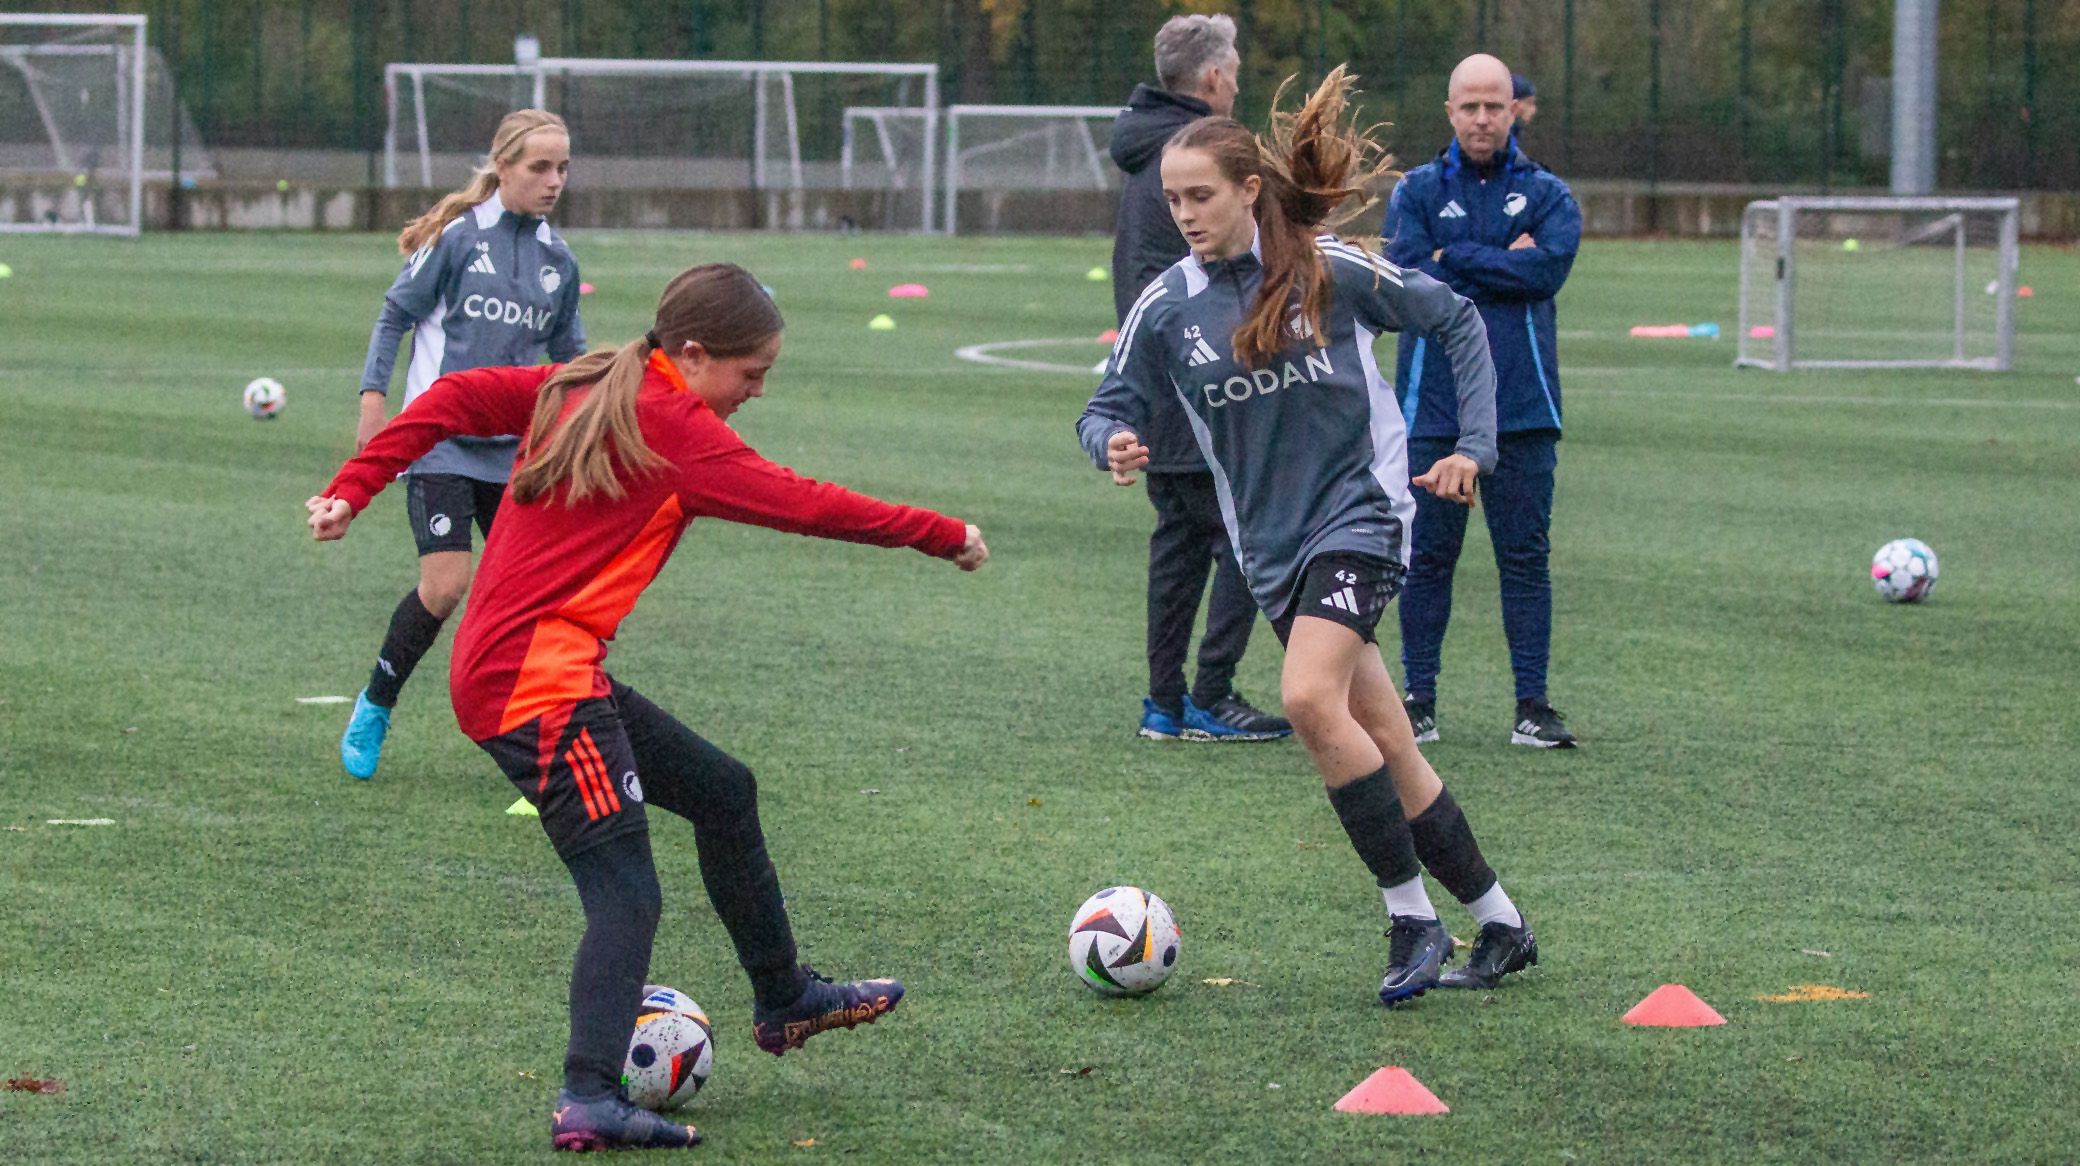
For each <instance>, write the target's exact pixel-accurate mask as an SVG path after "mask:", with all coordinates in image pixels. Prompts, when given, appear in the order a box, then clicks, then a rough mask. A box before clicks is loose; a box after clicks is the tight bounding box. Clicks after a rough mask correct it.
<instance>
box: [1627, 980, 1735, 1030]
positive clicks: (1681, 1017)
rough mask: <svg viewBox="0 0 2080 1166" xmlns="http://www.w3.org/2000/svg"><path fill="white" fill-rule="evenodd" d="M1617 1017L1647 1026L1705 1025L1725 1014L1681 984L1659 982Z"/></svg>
mask: <svg viewBox="0 0 2080 1166" xmlns="http://www.w3.org/2000/svg"><path fill="white" fill-rule="evenodd" d="M1620 1019H1622V1020H1624V1022H1625V1023H1627V1024H1639V1025H1646V1026H1648V1027H1650V1028H1706V1027H1709V1026H1711V1025H1714V1024H1725V1023H1726V1018H1725V1017H1723V1016H1721V1015H1719V1014H1718V1013H1717V1012H1714V1011H1713V1010H1712V1006H1711V1005H1709V1004H1706V1003H1705V1002H1704V1001H1702V1000H1700V999H1698V998H1697V993H1695V992H1692V991H1691V990H1690V989H1688V988H1685V987H1683V986H1682V985H1681V984H1663V985H1661V986H1660V987H1659V988H1656V989H1654V990H1653V991H1652V992H1649V993H1647V998H1646V999H1644V1000H1642V1001H1640V1002H1639V1003H1637V1004H1635V1005H1633V1006H1632V1011H1630V1012H1628V1013H1626V1014H1625V1015H1624V1016H1623V1017H1621V1018H1620Z"/></svg>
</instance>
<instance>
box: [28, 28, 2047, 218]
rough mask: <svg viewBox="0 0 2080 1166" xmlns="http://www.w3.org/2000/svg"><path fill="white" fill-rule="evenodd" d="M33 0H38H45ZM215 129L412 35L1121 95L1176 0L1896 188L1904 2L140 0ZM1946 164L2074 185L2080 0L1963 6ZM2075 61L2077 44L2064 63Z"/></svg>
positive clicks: (1406, 80) (369, 124)
mask: <svg viewBox="0 0 2080 1166" xmlns="http://www.w3.org/2000/svg"><path fill="white" fill-rule="evenodd" d="M31 5H32V6H33V5H34V0H31ZM43 7H47V8H48V9H49V10H52V11H74V12H89V11H108V10H110V9H111V7H113V8H114V9H117V10H122V11H129V12H142V13H144V14H146V15H148V16H149V17H151V36H152V40H153V42H154V43H155V44H156V45H157V46H158V47H159V49H160V51H161V52H162V53H163V54H164V55H165V57H166V59H167V60H168V61H169V62H171V63H172V64H173V66H174V70H175V73H176V75H177V77H178V80H179V83H180V87H181V94H182V97H183V99H184V100H185V102H186V103H187V105H188V108H189V109H190V111H191V112H192V113H193V115H194V119H195V122H196V125H197V126H198V128H199V131H200V133H201V135H202V136H203V138H204V140H205V141H206V142H208V143H209V144H210V145H212V146H227V147H236V146H261V147H317V148H332V149H351V150H364V151H367V150H374V149H377V148H379V146H380V142H381V136H382V127H383V123H384V110H383V93H382V71H383V66H384V65H385V64H387V63H389V62H392V61H446V62H482V63H495V62H505V61H510V60H511V59H512V55H513V42H514V38H515V36H516V35H518V34H521V33H529V34H532V35H534V36H536V37H537V38H539V41H540V43H541V46H542V51H543V52H544V53H545V54H548V55H558V56H647V57H685V58H709V59H746V58H756V59H796V60H802V59H806V60H883V61H930V62H937V63H938V64H939V66H940V68H941V70H942V77H943V79H944V86H945V88H944V92H945V94H946V100H948V101H955V100H960V101H994V102H1018V103H1064V104H1068V103H1074V104H1090V103H1112V102H1118V101H1121V100H1123V99H1124V98H1125V96H1126V95H1127V93H1128V92H1129V91H1130V90H1131V88H1132V86H1133V85H1134V83H1135V82H1137V81H1140V80H1144V79H1147V77H1148V76H1149V74H1150V72H1151V68H1150V65H1149V38H1150V36H1151V35H1152V34H1153V32H1154V31H1155V29H1156V27H1157V26H1158V25H1160V24H1161V22H1162V21H1163V20H1164V19H1165V18H1166V17H1168V16H1170V15H1172V14H1174V13H1176V12H1181V11H1226V12H1229V13H1231V14H1232V15H1234V16H1235V18H1236V20H1237V22H1238V24H1239V26H1240V29H1241V48H1242V52H1243V58H1244V66H1243V69H1244V79H1243V81H1244V90H1243V99H1242V106H1243V108H1242V113H1243V114H1244V115H1245V116H1251V115H1260V114H1261V113H1262V112H1263V110H1264V108H1265V106H1266V104H1267V103H1268V101H1269V99H1270V96H1271V93H1272V91H1273V90H1274V89H1275V88H1276V86H1277V83H1278V80H1279V79H1280V78H1282V77H1284V76H1287V75H1291V74H1297V75H1299V76H1300V77H1301V78H1302V79H1303V80H1305V79H1307V78H1312V77H1316V76H1319V75H1320V74H1321V73H1322V72H1323V71H1324V70H1325V69H1326V68H1327V67H1328V66H1330V65H1333V64H1335V63H1337V62H1339V61H1348V62H1350V63H1351V64H1352V65H1353V66H1354V67H1355V68H1356V70H1357V71H1358V72H1359V73H1360V74H1361V76H1362V84H1363V85H1364V86H1365V88H1366V89H1367V90H1368V97H1367V98H1366V101H1367V112H1368V113H1369V114H1371V115H1373V116H1377V117H1380V118H1383V119H1389V120H1393V121H1395V122H1397V123H1399V125H1398V127H1397V129H1396V130H1395V131H1394V141H1395V145H1396V148H1397V150H1398V152H1399V153H1400V154H1401V156H1402V157H1403V158H1404V159H1409V160H1413V159H1420V158H1422V157H1425V156H1427V155H1428V154H1430V153H1431V152H1432V151H1434V150H1435V149H1437V148H1438V147H1440V146H1441V145H1443V143H1444V141H1445V138H1446V129H1445V126H1444V122H1443V117H1442V108H1443V106H1442V103H1443V97H1444V82H1445V76H1446V74H1447V73H1448V72H1449V71H1450V69H1451V66H1452V64H1453V63H1454V62H1456V61H1457V60H1458V59H1459V58H1460V57H1462V56H1464V55H1466V54H1467V53H1470V52H1474V51H1478V50H1485V51H1489V52H1493V53H1496V54H1498V55H1500V56H1501V57H1503V59H1505V60H1507V61H1508V62H1509V63H1510V64H1511V65H1512V66H1513V67H1515V68H1516V69H1517V70H1518V71H1520V72H1523V73H1526V74H1528V75H1529V76H1531V77H1532V78H1533V79H1534V80H1535V81H1536V83H1537V85H1538V88H1539V94H1540V113H1539V117H1538V120H1537V123H1536V125H1535V126H1534V127H1532V128H1531V129H1530V130H1529V131H1528V133H1527V135H1526V143H1525V144H1526V146H1527V147H1528V148H1529V149H1530V150H1531V152H1532V153H1533V154H1534V155H1535V156H1537V157H1539V158H1541V159H1542V160H1544V161H1546V162H1547V163H1549V164H1550V165H1552V166H1553V167H1554V168H1555V169H1557V170H1559V171H1560V172H1561V173H1563V174H1565V175H1567V176H1570V177H1581V178H1629V179H1637V180H1642V181H1653V182H1661V183H1668V182H1752V183H1766V184H1773V185H1798V186H1810V187H1816V188H1839V187H1856V186H1882V185H1883V184H1884V182H1885V180H1886V175H1887V172H1888V162H1887V153H1888V149H1889V128H1888V120H1889V98H1888V90H1887V84H1888V76H1889V73H1890V71H1891V64H1890V58H1891V51H1892V39H1891V22H1892V0H1232V2H1230V3H1227V4H1211V3H1189V4H1186V3H1177V2H1171V0H910V2H898V0H412V2H409V3H408V2H405V0H156V2H154V0H144V2H141V3H127V4H115V5H110V4H107V3H94V2H91V0H89V2H84V3H55V4H48V5H44V6H43ZM1939 44H1940V46H1941V54H1942V55H1941V61H1940V66H1939V69H1940V77H1939V87H1938V111H1939V134H1940V143H1939V157H1940V163H1939V181H1940V183H1941V185H1942V186H1943V187H1944V188H1945V189H1952V190H1956V189H2017V188H2022V189H2050V190H2061V189H2063V190H2070V189H2074V188H2076V187H2080V151H2076V150H2074V149H2073V148H2072V146H2071V143H2072V142H2073V141H2074V136H2075V133H2076V132H2080V70H2075V69H2073V68H2071V67H2070V64H2071V62H2073V61H2076V60H2080V0H1975V2H1974V3H1969V4H1966V3H1951V4H1946V5H1944V6H1943V9H1942V14H1941V27H1940V30H1939ZM2057 61H2064V62H2067V67H2064V68H2056V69H2054V68H2052V67H2051V64H2052V63H2053V62H2057Z"/></svg>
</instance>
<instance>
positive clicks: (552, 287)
mask: <svg viewBox="0 0 2080 1166" xmlns="http://www.w3.org/2000/svg"><path fill="white" fill-rule="evenodd" d="M1519 197H1520V196H1519ZM562 286H563V273H562V272H560V271H558V270H556V269H555V268H554V267H550V266H548V265H547V264H544V265H543V266H542V294H543V295H551V296H553V295H555V294H556V289H557V288H560V287H562Z"/></svg>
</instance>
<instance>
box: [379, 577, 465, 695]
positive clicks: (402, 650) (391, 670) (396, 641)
mask: <svg viewBox="0 0 2080 1166" xmlns="http://www.w3.org/2000/svg"><path fill="white" fill-rule="evenodd" d="M446 622H447V621H446V620H443V619H442V618H441V617H440V616H437V615H435V614H433V613H432V612H430V611H428V610H426V605H425V604H424V603H422V602H420V600H419V589H418V588H417V587H414V588H412V589H411V590H410V591H407V592H405V593H404V598H403V599H400V600H398V601H397V610H396V611H395V612H393V613H392V614H391V616H390V630H389V631H388V632H387V633H385V634H384V636H383V650H382V651H381V652H380V653H379V654H378V655H377V656H376V666H375V668H374V670H373V671H371V672H369V674H368V702H369V703H370V704H379V705H382V706H383V707H384V708H395V707H396V706H397V694H398V692H399V690H401V689H402V688H404V682H405V681H406V680H407V679H409V678H410V676H411V675H412V669H414V668H417V667H418V666H419V658H420V657H421V656H424V655H425V654H426V653H427V652H428V651H429V650H430V649H432V647H433V642H434V641H435V640H437V639H439V638H440V634H441V625H442V624H443V623H446Z"/></svg>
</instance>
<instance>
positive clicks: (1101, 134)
mask: <svg viewBox="0 0 2080 1166" xmlns="http://www.w3.org/2000/svg"><path fill="white" fill-rule="evenodd" d="M1120 108H1121V107H1119V106H1117V105H949V106H947V107H946V195H945V198H944V199H943V200H942V201H944V203H945V204H946V222H945V230H946V233H947V234H949V235H952V234H956V233H958V231H959V226H960V222H959V219H960V195H961V192H962V191H963V190H1007V191H1008V190H1017V191H1027V190H1109V189H1112V188H1113V187H1115V186H1117V185H1118V184H1119V173H1118V170H1117V169H1116V168H1115V167H1114V166H1113V165H1112V163H1111V160H1110V159H1109V157H1108V156H1107V154H1106V144H1107V143H1108V142H1109V141H1110V138H1111V128H1112V123H1113V121H1114V120H1115V119H1117V118H1118V117H1119V115H1120ZM1099 123H1102V125H1100V124H1099Z"/></svg>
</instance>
